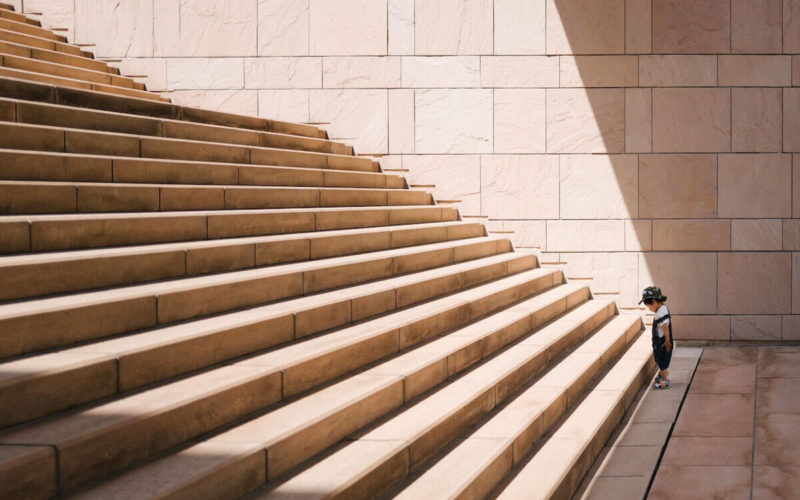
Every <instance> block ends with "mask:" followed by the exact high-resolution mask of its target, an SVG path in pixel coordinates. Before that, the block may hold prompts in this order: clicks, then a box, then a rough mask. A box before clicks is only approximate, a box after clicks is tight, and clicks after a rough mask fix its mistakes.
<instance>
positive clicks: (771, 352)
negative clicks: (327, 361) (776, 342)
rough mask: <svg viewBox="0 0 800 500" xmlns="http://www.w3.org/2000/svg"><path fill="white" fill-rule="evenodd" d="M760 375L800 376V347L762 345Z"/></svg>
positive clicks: (759, 358) (759, 357)
mask: <svg viewBox="0 0 800 500" xmlns="http://www.w3.org/2000/svg"><path fill="white" fill-rule="evenodd" d="M758 376H759V377H794V378H798V377H800V348H798V347H761V348H759V350H758Z"/></svg>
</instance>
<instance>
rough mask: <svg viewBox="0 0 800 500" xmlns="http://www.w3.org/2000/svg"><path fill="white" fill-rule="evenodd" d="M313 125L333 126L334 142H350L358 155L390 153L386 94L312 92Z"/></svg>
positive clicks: (368, 91)
mask: <svg viewBox="0 0 800 500" xmlns="http://www.w3.org/2000/svg"><path fill="white" fill-rule="evenodd" d="M309 96H310V98H309V111H310V115H311V121H312V122H315V123H330V125H327V126H326V128H327V130H328V134H329V135H330V136H331V138H347V140H348V142H352V144H353V147H354V148H355V149H356V151H358V152H359V154H369V153H374V154H383V153H388V131H387V130H386V128H387V123H388V117H387V105H388V96H387V91H386V90H374V89H373V90H367V89H358V90H350V89H348V90H312V91H311V92H310V94H309Z"/></svg>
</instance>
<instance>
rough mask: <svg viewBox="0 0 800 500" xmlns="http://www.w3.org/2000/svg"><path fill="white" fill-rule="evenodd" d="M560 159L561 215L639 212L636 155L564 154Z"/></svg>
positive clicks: (629, 215)
mask: <svg viewBox="0 0 800 500" xmlns="http://www.w3.org/2000/svg"><path fill="white" fill-rule="evenodd" d="M560 160H561V176H560V182H559V197H560V208H561V211H560V217H561V218H562V219H631V218H636V217H637V216H638V199H637V198H638V185H637V181H638V177H639V175H638V165H637V158H636V155H563V156H561V157H560Z"/></svg>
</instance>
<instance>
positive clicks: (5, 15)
mask: <svg viewBox="0 0 800 500" xmlns="http://www.w3.org/2000/svg"><path fill="white" fill-rule="evenodd" d="M0 19H10V20H11V21H17V22H20V23H28V24H30V25H31V26H41V25H42V24H41V23H40V22H39V21H37V20H35V19H28V18H27V17H26V16H25V14H20V13H19V12H14V11H13V10H10V9H0Z"/></svg>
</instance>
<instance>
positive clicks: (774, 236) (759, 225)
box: [731, 219, 783, 251]
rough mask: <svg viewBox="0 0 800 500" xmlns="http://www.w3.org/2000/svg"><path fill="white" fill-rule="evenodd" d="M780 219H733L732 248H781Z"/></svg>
mask: <svg viewBox="0 0 800 500" xmlns="http://www.w3.org/2000/svg"><path fill="white" fill-rule="evenodd" d="M782 241H783V231H782V223H781V220H780V219H737V220H732V221H731V250H773V251H774V250H781V249H782V246H783V243H782Z"/></svg>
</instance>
